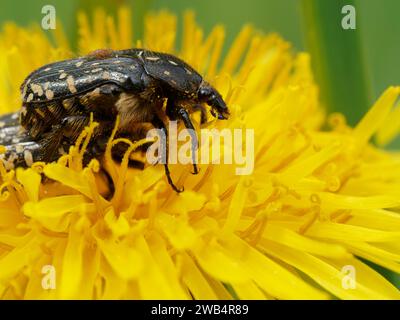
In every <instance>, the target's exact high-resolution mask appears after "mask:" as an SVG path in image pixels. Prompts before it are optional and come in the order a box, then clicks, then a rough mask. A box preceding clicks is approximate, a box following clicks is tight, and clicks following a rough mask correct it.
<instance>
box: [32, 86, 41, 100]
mask: <svg viewBox="0 0 400 320" xmlns="http://www.w3.org/2000/svg"><path fill="white" fill-rule="evenodd" d="M31 89H32V91H33V93H35V94H37V95H38V96H39V97H41V96H42V95H43V89H42V87H41V85H39V84H34V83H32V84H31Z"/></svg>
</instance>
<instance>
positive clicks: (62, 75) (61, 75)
mask: <svg viewBox="0 0 400 320" xmlns="http://www.w3.org/2000/svg"><path fill="white" fill-rule="evenodd" d="M66 77H67V74H66V73H65V72H63V73H61V74H60V76H59V77H58V78H59V79H64V78H66Z"/></svg>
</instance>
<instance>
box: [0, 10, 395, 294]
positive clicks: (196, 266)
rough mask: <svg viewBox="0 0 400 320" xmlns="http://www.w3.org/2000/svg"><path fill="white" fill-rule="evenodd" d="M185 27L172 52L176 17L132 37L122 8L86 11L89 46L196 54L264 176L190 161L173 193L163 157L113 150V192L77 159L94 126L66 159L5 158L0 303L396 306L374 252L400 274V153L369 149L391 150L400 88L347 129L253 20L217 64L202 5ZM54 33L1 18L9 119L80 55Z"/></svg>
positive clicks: (303, 60)
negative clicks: (137, 162)
mask: <svg viewBox="0 0 400 320" xmlns="http://www.w3.org/2000/svg"><path fill="white" fill-rule="evenodd" d="M183 22H184V23H183V37H182V39H183V40H182V45H181V46H177V45H176V33H177V29H176V25H177V22H176V17H175V16H174V15H172V14H169V13H167V12H160V13H157V14H151V15H149V16H147V17H146V19H145V33H144V37H143V39H142V40H141V41H138V40H135V42H134V41H133V39H134V38H133V36H132V35H131V34H130V33H129V32H128V30H131V20H130V12H129V10H127V9H126V8H122V9H120V10H119V12H118V16H117V18H116V19H113V18H112V17H108V16H107V15H106V13H105V12H104V11H103V10H101V9H99V10H96V11H95V12H94V16H93V19H92V22H91V20H90V19H89V17H88V16H87V15H85V14H83V13H79V15H78V25H79V29H78V34H79V42H78V47H79V48H78V51H79V54H86V53H88V52H89V51H92V50H94V49H98V48H106V47H110V48H113V49H122V48H128V47H133V46H137V47H144V48H147V49H152V50H157V51H164V52H170V53H172V54H175V55H177V56H179V57H181V58H182V59H184V60H185V61H187V62H188V63H189V64H191V65H192V66H193V67H195V68H196V69H197V70H199V71H200V72H201V73H202V74H203V75H204V77H205V78H206V79H207V80H208V81H210V82H211V83H213V84H214V85H215V86H216V87H217V88H218V90H219V91H220V92H221V93H222V94H223V96H224V98H225V100H226V101H227V104H228V105H229V107H230V110H231V116H230V119H229V120H228V121H224V122H222V121H215V122H213V123H211V124H208V125H209V126H210V127H211V128H219V129H222V128H227V129H229V130H233V129H235V128H242V129H245V128H248V129H253V130H254V134H255V136H254V141H255V146H254V159H255V163H254V171H253V173H252V174H250V175H237V174H235V166H234V165H233V164H232V165H228V164H202V165H200V168H201V171H200V173H199V174H198V175H191V174H190V172H189V169H190V168H189V165H179V164H178V165H174V166H172V175H173V177H175V179H176V181H177V184H178V185H184V186H185V192H183V193H181V194H177V193H175V192H174V191H173V190H171V188H169V186H168V184H167V181H166V178H165V176H164V170H163V167H162V165H156V166H148V167H146V169H144V170H142V171H140V170H134V169H129V168H127V163H126V161H122V163H120V164H118V163H114V162H112V161H111V160H109V159H108V161H107V157H109V150H108V151H107V152H108V155H107V152H106V156H105V157H106V161H105V167H106V168H105V169H106V170H107V171H108V172H109V174H110V176H111V179H112V180H113V185H114V187H115V192H114V193H113V196H112V197H111V199H108V198H107V197H105V196H104V190H106V189H107V188H108V186H107V183H106V182H105V181H104V180H103V179H101V177H100V176H99V174H98V172H99V166H100V164H99V162H98V161H97V160H92V161H91V162H90V163H89V165H88V166H86V167H84V166H83V165H82V154H83V152H84V150H85V145H86V144H87V141H88V139H90V136H91V133H92V131H93V130H94V127H95V125H96V124H95V123H92V124H91V125H90V126H89V127H88V128H86V129H85V131H84V132H83V133H82V135H81V136H80V138H79V139H78V141H77V142H76V145H75V146H74V147H73V148H71V151H70V153H69V154H68V155H66V156H63V157H62V158H60V160H59V161H58V162H56V163H35V164H34V165H33V167H32V168H29V169H22V168H18V169H16V170H11V171H6V170H5V168H4V167H3V166H1V165H0V175H1V183H2V184H1V197H0V296H1V297H2V298H3V299H193V298H194V299H236V298H239V299H329V298H340V299H399V298H400V293H399V291H398V289H397V288H395V287H394V286H393V285H392V284H391V283H389V282H388V281H387V280H386V279H385V278H383V277H382V276H381V275H380V274H379V273H377V272H376V271H375V270H374V269H372V268H371V267H369V266H368V265H367V264H365V263H364V261H365V260H368V261H371V262H374V263H376V264H378V265H381V266H383V267H385V268H387V269H390V270H393V271H395V272H399V271H400V265H399V261H400V245H399V243H400V215H399V214H398V209H399V206H400V154H399V153H396V152H388V151H384V150H381V149H379V148H377V147H376V146H374V145H373V144H371V143H370V140H371V138H373V136H374V135H375V134H376V135H377V140H378V142H380V143H385V142H387V141H389V140H390V139H391V138H392V137H393V136H394V135H395V134H396V133H397V131H396V130H397V128H394V127H393V126H388V125H387V123H388V119H390V117H391V116H392V115H393V113H395V114H398V112H397V111H393V110H395V108H394V107H395V103H396V100H397V99H398V96H399V93H400V89H399V88H398V87H391V88H389V89H387V90H386V91H385V92H384V93H383V95H382V96H381V97H380V98H379V99H378V101H377V102H376V103H375V104H374V105H373V106H372V108H371V109H370V111H369V112H368V113H367V114H366V115H365V117H364V118H363V119H362V120H361V122H360V123H359V124H358V125H357V126H356V127H355V128H351V127H349V126H348V125H347V124H346V121H345V119H344V117H343V116H342V115H340V114H333V115H328V116H327V115H325V114H324V111H323V108H322V107H321V105H320V103H319V100H318V87H317V86H316V84H315V83H314V80H313V75H312V73H311V71H310V57H309V55H308V54H307V53H293V52H292V50H291V48H290V44H288V43H287V42H286V41H284V40H283V39H281V38H280V37H279V36H278V35H275V34H270V35H263V34H260V33H258V32H257V31H256V30H254V29H253V28H252V27H251V26H245V27H244V28H243V29H242V30H241V32H240V33H239V34H238V36H237V37H236V39H235V41H234V42H233V43H232V45H231V47H230V49H229V51H228V53H227V54H226V56H225V57H224V58H223V59H222V57H221V51H222V47H223V41H224V32H225V31H224V29H223V27H221V26H219V25H218V26H216V27H215V28H214V29H212V31H211V32H210V33H209V34H207V35H206V34H205V33H204V32H203V30H202V29H201V28H200V27H199V26H198V25H197V24H196V23H195V20H194V15H193V13H191V12H189V13H187V14H185V16H184V21H183ZM58 26H59V24H58ZM53 38H54V39H53V40H54V41H50V40H49V39H48V37H47V36H46V35H45V34H44V32H43V31H42V30H41V29H40V28H39V27H31V28H29V29H25V28H20V27H18V26H16V25H14V24H5V25H4V27H3V30H2V32H1V33H0V70H1V72H0V110H1V112H2V113H6V112H10V111H15V110H17V109H18V108H19V106H20V97H19V85H20V83H21V82H22V80H23V79H24V77H25V76H26V75H27V74H28V73H29V72H30V71H32V70H33V69H35V68H37V67H39V66H41V65H43V64H45V63H48V62H52V61H56V60H61V59H65V58H70V57H72V53H71V47H70V45H69V44H68V42H67V40H66V38H65V36H64V34H63V32H62V30H61V29H60V28H58V29H57V30H55V33H54V34H53ZM177 47H180V49H177ZM32 52H35V54H34V55H32V54H31V53H32ZM195 116H196V115H194V117H195ZM397 118H398V117H397ZM325 124H329V125H330V128H329V129H328V130H325V129H323V128H325ZM323 126H324V127H323ZM110 144H111V142H109V147H110ZM131 147H132V149H134V147H135V146H134V145H132V146H131ZM206 147H207V146H204V145H203V146H202V148H206ZM241 148H243V149H244V148H245V145H241V146H239V149H241ZM200 151H201V150H200ZM125 160H126V159H125ZM41 175H42V176H44V177H46V179H42V178H41ZM360 258H362V259H360ZM48 266H51V267H54V270H55V272H56V273H55V285H54V287H52V288H47V287H46V286H44V285H43V280H44V277H45V276H46V269H45V267H48ZM349 268H350V269H349ZM344 270H351V271H353V272H352V274H351V275H350V274H346V272H344ZM350 276H351V277H352V278H351V279H350V280H354V283H351V284H350V286H349V285H348V283H347V282H348V280H349V278H348V277H350Z"/></svg>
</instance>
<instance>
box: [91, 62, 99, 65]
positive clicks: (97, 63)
mask: <svg viewBox="0 0 400 320" xmlns="http://www.w3.org/2000/svg"><path fill="white" fill-rule="evenodd" d="M99 64H100V62H94V63H92V64H91V66H98V65H99Z"/></svg>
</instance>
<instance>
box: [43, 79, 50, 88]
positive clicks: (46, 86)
mask: <svg viewBox="0 0 400 320" xmlns="http://www.w3.org/2000/svg"><path fill="white" fill-rule="evenodd" d="M49 86H50V82H48V81H47V82H46V83H45V84H44V86H43V89H44V90H47V89H48V88H49Z"/></svg>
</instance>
